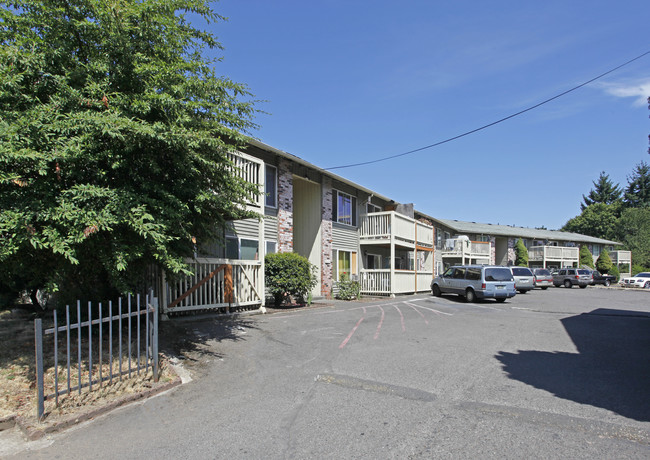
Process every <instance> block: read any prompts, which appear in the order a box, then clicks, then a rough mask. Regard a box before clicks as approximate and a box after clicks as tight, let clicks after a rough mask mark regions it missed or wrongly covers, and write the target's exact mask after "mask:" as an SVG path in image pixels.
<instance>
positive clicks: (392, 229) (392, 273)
mask: <svg viewBox="0 0 650 460" xmlns="http://www.w3.org/2000/svg"><path fill="white" fill-rule="evenodd" d="M388 218H389V219H392V220H393V222H391V225H389V228H390V286H389V289H388V291H389V293H390V296H391V297H395V292H394V290H395V223H396V222H395V211H391V213H390V214H389V217H388Z"/></svg>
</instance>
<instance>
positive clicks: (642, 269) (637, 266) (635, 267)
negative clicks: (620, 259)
mask: <svg viewBox="0 0 650 460" xmlns="http://www.w3.org/2000/svg"><path fill="white" fill-rule="evenodd" d="M641 272H650V269H648V268H647V267H644V266H643V265H640V264H632V272H631V273H632V276H634V275H636V274H637V273H641Z"/></svg>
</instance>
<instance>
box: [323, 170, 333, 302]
mask: <svg viewBox="0 0 650 460" xmlns="http://www.w3.org/2000/svg"><path fill="white" fill-rule="evenodd" d="M322 190H323V198H322V210H323V212H322V220H321V238H322V244H321V251H322V254H321V271H320V272H321V294H322V295H324V296H325V297H327V298H331V296H332V287H333V284H332V283H333V280H332V276H334V274H333V265H332V195H333V193H332V179H331V178H329V177H323V188H322Z"/></svg>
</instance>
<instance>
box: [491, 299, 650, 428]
mask: <svg viewBox="0 0 650 460" xmlns="http://www.w3.org/2000/svg"><path fill="white" fill-rule="evenodd" d="M562 324H563V326H564V328H565V329H566V331H567V333H568V334H569V336H570V337H571V339H572V340H573V342H574V344H575V345H576V347H577V349H578V353H567V352H547V351H527V350H526V351H519V352H517V353H507V352H500V353H498V354H497V355H496V358H497V359H498V360H499V361H500V362H501V364H502V365H503V370H504V371H505V372H507V374H508V376H509V377H510V378H512V379H515V380H519V381H521V382H523V383H526V384H528V385H532V386H534V387H535V388H539V389H541V390H546V391H549V392H551V393H553V394H554V395H556V396H558V397H560V398H563V399H568V400H571V401H575V402H578V403H581V404H589V405H592V406H596V407H601V408H604V409H608V410H610V411H612V412H615V413H617V414H620V415H622V416H624V417H628V418H631V419H634V420H638V421H650V385H649V383H650V316H649V315H644V314H643V313H639V312H632V311H625V310H609V309H597V310H594V311H592V312H590V313H583V314H581V315H576V316H572V317H569V318H565V319H563V320H562Z"/></svg>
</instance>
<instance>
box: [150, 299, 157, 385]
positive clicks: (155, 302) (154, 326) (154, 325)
mask: <svg viewBox="0 0 650 460" xmlns="http://www.w3.org/2000/svg"><path fill="white" fill-rule="evenodd" d="M151 303H152V306H153V343H152V344H151V345H152V347H153V356H152V358H153V381H154V382H157V381H158V297H154V298H153V299H152V302H151Z"/></svg>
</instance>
